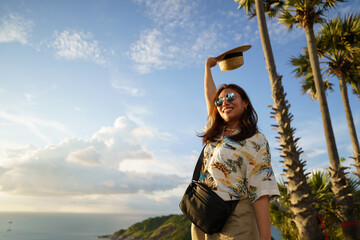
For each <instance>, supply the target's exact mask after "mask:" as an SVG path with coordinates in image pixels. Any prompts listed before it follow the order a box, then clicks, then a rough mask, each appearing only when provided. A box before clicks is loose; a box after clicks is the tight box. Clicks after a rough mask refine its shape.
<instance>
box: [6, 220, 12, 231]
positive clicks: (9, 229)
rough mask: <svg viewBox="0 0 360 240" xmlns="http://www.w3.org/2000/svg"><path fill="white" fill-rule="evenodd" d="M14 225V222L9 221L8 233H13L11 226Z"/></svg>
mask: <svg viewBox="0 0 360 240" xmlns="http://www.w3.org/2000/svg"><path fill="white" fill-rule="evenodd" d="M12 223H13V222H12V221H9V228H8V229H7V230H6V231H7V232H11V224H12Z"/></svg>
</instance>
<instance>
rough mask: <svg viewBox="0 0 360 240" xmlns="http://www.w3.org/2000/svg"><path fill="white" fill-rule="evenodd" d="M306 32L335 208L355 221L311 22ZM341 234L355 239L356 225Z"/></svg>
mask: <svg viewBox="0 0 360 240" xmlns="http://www.w3.org/2000/svg"><path fill="white" fill-rule="evenodd" d="M304 29H305V33H306V41H307V46H308V51H309V58H310V64H311V69H312V72H313V74H314V81H315V87H316V95H317V99H318V100H319V104H320V112H321V117H322V121H323V127H324V132H325V139H326V145H327V149H328V155H329V161H330V169H329V171H330V175H331V178H330V181H331V184H332V186H331V188H332V191H333V193H334V197H335V204H336V209H337V210H338V217H339V219H340V220H341V222H342V223H350V222H356V221H357V220H356V216H355V212H354V202H353V198H352V195H351V191H350V189H349V186H348V184H347V181H346V178H345V173H344V168H343V167H341V166H340V161H339V155H338V151H337V148H336V142H335V137H334V132H333V128H332V125H331V119H330V113H329V108H328V105H327V101H326V96H325V91H324V89H323V83H322V79H321V74H320V65H319V60H318V57H317V48H316V44H315V35H314V29H313V25H312V24H309V23H308V24H306V25H305V26H304ZM342 230H343V234H344V237H345V239H346V240H350V239H351V240H356V239H358V238H357V225H350V226H349V225H348V224H345V225H342Z"/></svg>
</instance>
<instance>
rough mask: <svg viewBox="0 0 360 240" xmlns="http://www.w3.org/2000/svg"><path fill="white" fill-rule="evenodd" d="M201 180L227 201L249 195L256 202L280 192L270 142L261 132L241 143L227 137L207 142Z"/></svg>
mask: <svg viewBox="0 0 360 240" xmlns="http://www.w3.org/2000/svg"><path fill="white" fill-rule="evenodd" d="M199 181H200V182H203V183H205V184H206V185H207V186H209V187H210V188H211V189H212V190H214V191H215V192H216V193H217V194H218V195H219V196H220V197H221V198H222V199H224V200H225V201H228V200H237V199H244V198H250V200H251V201H252V202H255V201H256V200H257V199H258V198H260V197H261V196H264V195H269V197H270V198H273V197H276V196H278V195H280V194H279V189H278V187H277V183H276V179H275V176H274V172H273V169H272V167H271V155H270V149H269V144H268V142H267V140H266V138H265V136H264V135H263V134H262V133H256V134H255V135H253V136H252V137H250V138H248V139H245V140H243V141H240V142H235V141H233V140H231V139H230V138H229V137H228V136H225V137H221V138H220V139H219V140H218V141H215V142H211V143H208V144H207V145H206V146H205V149H204V159H203V166H202V169H201V173H200V179H199Z"/></svg>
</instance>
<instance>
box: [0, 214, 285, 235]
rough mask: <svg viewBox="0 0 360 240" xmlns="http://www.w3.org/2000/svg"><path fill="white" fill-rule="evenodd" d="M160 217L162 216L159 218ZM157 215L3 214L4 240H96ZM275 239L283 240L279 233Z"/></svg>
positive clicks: (0, 222) (0, 218)
mask: <svg viewBox="0 0 360 240" xmlns="http://www.w3.org/2000/svg"><path fill="white" fill-rule="evenodd" d="M159 216H160V215H159ZM149 217H157V216H154V215H140V214H120V213H114V214H109V213H99V214H93V213H23V212H16V213H10V212H1V213H0V239H1V240H95V239H98V238H97V236H100V235H108V234H112V233H114V232H116V231H118V230H120V229H127V228H128V227H130V226H131V225H133V224H135V223H137V222H140V221H143V220H145V219H147V218H149ZM271 230H272V235H273V237H274V238H275V239H276V240H281V237H280V231H279V230H277V229H274V228H272V229H271Z"/></svg>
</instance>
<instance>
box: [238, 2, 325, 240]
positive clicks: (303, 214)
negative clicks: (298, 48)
mask: <svg viewBox="0 0 360 240" xmlns="http://www.w3.org/2000/svg"><path fill="white" fill-rule="evenodd" d="M235 2H239V8H245V11H246V12H247V14H249V15H250V16H255V15H256V16H257V19H258V24H259V32H260V37H261V43H262V46H263V52H264V56H265V61H266V68H267V69H268V74H269V79H270V85H271V91H272V97H273V101H274V105H272V106H271V107H272V109H273V112H272V114H273V118H275V120H276V122H277V123H278V124H277V125H272V126H273V127H275V130H277V131H278V133H279V135H280V137H278V138H279V142H280V146H281V148H280V149H279V150H280V151H281V152H282V154H281V157H283V159H284V160H283V161H282V162H283V163H284V167H285V169H284V171H285V176H286V178H287V179H288V182H287V189H288V190H289V194H290V202H291V205H290V207H289V209H290V210H291V212H292V215H293V216H294V222H295V224H296V227H297V230H298V234H297V235H298V236H299V239H304V240H310V239H321V238H322V236H323V235H322V231H321V228H320V225H319V222H318V220H317V218H316V215H317V213H316V210H315V208H314V201H313V199H312V197H311V194H310V192H311V189H310V187H309V185H308V184H307V182H306V174H305V173H304V167H305V162H304V161H302V160H300V154H301V153H302V150H301V148H299V147H298V146H297V141H298V140H299V138H296V139H295V136H294V134H295V129H294V128H293V127H291V121H292V119H293V115H292V114H291V113H290V112H289V109H290V104H289V103H288V101H287V100H286V93H284V88H283V85H282V76H280V75H278V74H277V72H276V66H275V60H274V57H273V53H272V48H271V43H270V38H269V34H268V30H267V26H266V20H265V13H264V3H263V1H262V0H235ZM254 4H255V6H256V10H255V9H254ZM272 5H273V4H271V2H269V1H268V2H267V3H266V4H265V6H266V9H267V12H270V14H271V15H273V13H274V12H275V11H276V9H275V11H270V10H271V6H272ZM280 5H281V4H277V6H280Z"/></svg>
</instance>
